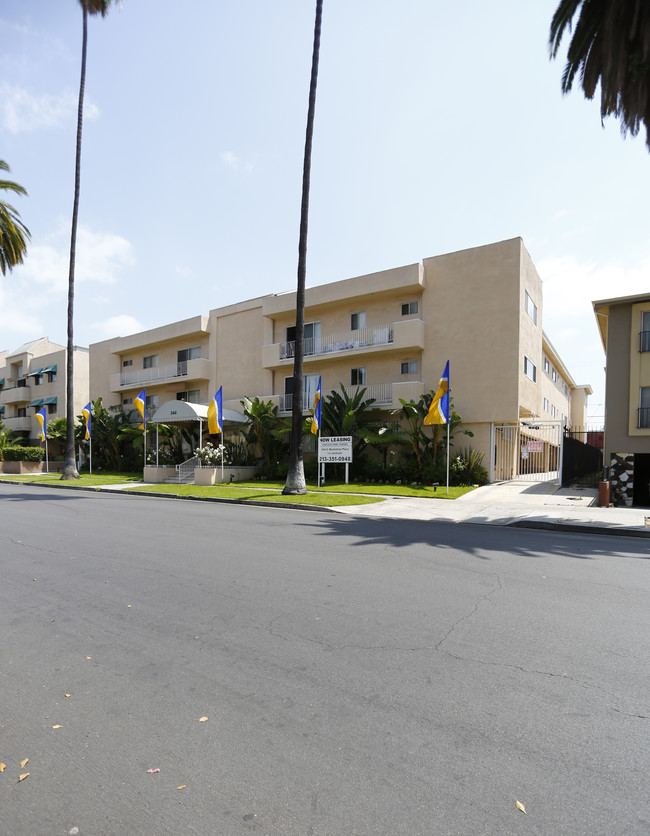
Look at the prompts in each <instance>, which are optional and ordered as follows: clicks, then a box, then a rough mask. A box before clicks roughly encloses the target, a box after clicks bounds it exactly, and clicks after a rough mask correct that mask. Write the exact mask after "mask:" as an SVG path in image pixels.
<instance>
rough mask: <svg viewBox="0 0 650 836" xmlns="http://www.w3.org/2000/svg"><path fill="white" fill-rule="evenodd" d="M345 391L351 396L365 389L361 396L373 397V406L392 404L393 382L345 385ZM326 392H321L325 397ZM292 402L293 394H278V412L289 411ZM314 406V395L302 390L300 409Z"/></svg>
mask: <svg viewBox="0 0 650 836" xmlns="http://www.w3.org/2000/svg"><path fill="white" fill-rule="evenodd" d="M344 388H345V391H346V393H347V394H348V395H349V396H350V397H352V396H354V395H355V394H356V392H357V391H358V390H359V389H365V390H366V392H365V394H364V396H363V399H364V400H368V399H369V398H374V399H375V403H374V404H373V407H382V406H383V407H386V406H392V403H393V384H392V383H369V384H368V385H366V386H345V387H344ZM335 391H337V392H340V391H341V389H340V387H339V388H337V389H336V390H335ZM327 394H329V393H328V392H325V391H324V392H323V397H325V396H326V395H327ZM292 404H293V395H280V412H281V413H282V412H291V408H292ZM313 407H314V395H313V394H312V395H308V394H306V393H305V392H303V396H302V411H303V412H309V410H310V409H313Z"/></svg>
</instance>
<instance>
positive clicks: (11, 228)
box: [0, 160, 30, 276]
mask: <svg viewBox="0 0 650 836" xmlns="http://www.w3.org/2000/svg"><path fill="white" fill-rule="evenodd" d="M0 171H9V166H8V165H7V163H6V162H5V161H4V160H0ZM0 190H2V191H10V192H14V194H24V195H26V194H27V192H26V191H25V189H23V187H22V186H19V185H18V183H14V182H13V181H11V180H0ZM29 238H30V234H29V230H28V229H27V227H26V226H25V224H24V223H23V222H22V221H21V220H20V215H19V214H18V212H17V211H16V210H15V209H14V207H13V206H11V204H9V203H6V202H5V201H4V200H0V270H2V275H3V276H5V275H6V274H7V270H11V268H12V267H15V266H16V264H22V263H23V256H24V255H25V252H26V251H27V241H28V240H29Z"/></svg>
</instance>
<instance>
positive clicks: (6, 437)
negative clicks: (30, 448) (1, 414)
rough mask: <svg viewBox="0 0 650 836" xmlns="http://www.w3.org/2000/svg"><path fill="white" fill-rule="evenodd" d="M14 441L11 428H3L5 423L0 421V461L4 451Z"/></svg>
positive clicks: (2, 458)
mask: <svg viewBox="0 0 650 836" xmlns="http://www.w3.org/2000/svg"><path fill="white" fill-rule="evenodd" d="M13 443H14V433H13V431H12V430H7V429H5V425H4V424H3V423H2V421H0V462H1V461H4V451H5V450H6V449H7V447H10V446H11V445H12V444H13Z"/></svg>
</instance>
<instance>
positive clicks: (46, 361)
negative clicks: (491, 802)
mask: <svg viewBox="0 0 650 836" xmlns="http://www.w3.org/2000/svg"><path fill="white" fill-rule="evenodd" d="M66 357H67V349H66V347H65V346H63V345H58V343H53V342H50V340H49V339H48V338H47V337H41V338H40V339H38V340H32V341H31V342H28V343H25V344H24V345H21V346H20V347H19V348H17V349H16V350H15V351H6V350H5V351H0V421H2V423H3V424H4V426H5V428H6V429H8V430H12V431H13V432H15V433H16V434H17V435H18V436H19V437H20V436H22V437H23V439H24V440H25V441H28V442H29V443H31V444H37V443H40V438H41V432H40V426H39V423H38V421H37V420H36V418H35V417H34V416H35V414H36V412H37V411H38V410H40V409H42V408H43V407H47V418H48V421H51V420H53V419H54V418H65V416H66V385H65V380H66ZM88 399H89V351H88V349H87V348H80V347H78V346H75V348H74V409H75V415H78V414H80V413H81V410H82V409H83V407H84V406H85V405H86V404H87V403H88Z"/></svg>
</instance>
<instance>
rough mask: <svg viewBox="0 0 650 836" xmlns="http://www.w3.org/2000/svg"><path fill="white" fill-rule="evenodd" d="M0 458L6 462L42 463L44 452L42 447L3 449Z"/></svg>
mask: <svg viewBox="0 0 650 836" xmlns="http://www.w3.org/2000/svg"><path fill="white" fill-rule="evenodd" d="M2 457H3V459H4V460H5V461H6V462H42V461H43V460H44V459H45V450H44V449H43V448H42V447H5V449H4V451H3V454H2Z"/></svg>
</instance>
